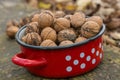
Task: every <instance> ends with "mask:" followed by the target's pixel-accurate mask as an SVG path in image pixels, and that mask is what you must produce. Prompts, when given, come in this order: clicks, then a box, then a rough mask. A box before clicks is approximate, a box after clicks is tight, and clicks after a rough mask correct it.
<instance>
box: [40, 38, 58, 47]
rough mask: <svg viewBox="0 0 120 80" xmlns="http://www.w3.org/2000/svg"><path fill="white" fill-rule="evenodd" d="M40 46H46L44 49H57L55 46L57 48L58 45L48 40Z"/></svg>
mask: <svg viewBox="0 0 120 80" xmlns="http://www.w3.org/2000/svg"><path fill="white" fill-rule="evenodd" d="M40 46H44V47H55V46H57V45H56V44H55V42H53V41H52V40H49V39H47V40H44V41H43V42H42V43H41V44H40Z"/></svg>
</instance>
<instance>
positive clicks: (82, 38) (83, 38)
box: [75, 37, 86, 43]
mask: <svg viewBox="0 0 120 80" xmlns="http://www.w3.org/2000/svg"><path fill="white" fill-rule="evenodd" d="M84 40H86V38H85V37H78V38H77V39H76V40H75V43H78V42H82V41H84Z"/></svg>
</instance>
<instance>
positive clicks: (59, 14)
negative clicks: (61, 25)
mask: <svg viewBox="0 0 120 80" xmlns="http://www.w3.org/2000/svg"><path fill="white" fill-rule="evenodd" d="M64 16H65V13H64V12H63V11H56V12H55V18H61V17H64Z"/></svg>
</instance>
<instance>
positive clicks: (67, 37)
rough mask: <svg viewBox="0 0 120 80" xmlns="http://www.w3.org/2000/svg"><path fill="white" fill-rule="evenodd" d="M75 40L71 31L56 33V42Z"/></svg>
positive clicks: (74, 35)
mask: <svg viewBox="0 0 120 80" xmlns="http://www.w3.org/2000/svg"><path fill="white" fill-rule="evenodd" d="M75 39H76V34H75V32H74V30H72V29H65V30H62V31H60V32H59V33H58V41H59V42H61V41H64V40H70V41H74V40H75Z"/></svg>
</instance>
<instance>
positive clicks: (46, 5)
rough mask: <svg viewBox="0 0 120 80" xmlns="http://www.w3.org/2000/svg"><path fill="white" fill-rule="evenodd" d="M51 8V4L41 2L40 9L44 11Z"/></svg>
mask: <svg viewBox="0 0 120 80" xmlns="http://www.w3.org/2000/svg"><path fill="white" fill-rule="evenodd" d="M51 6H52V5H51V4H50V3H44V2H39V8H42V9H50V8H51Z"/></svg>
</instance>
